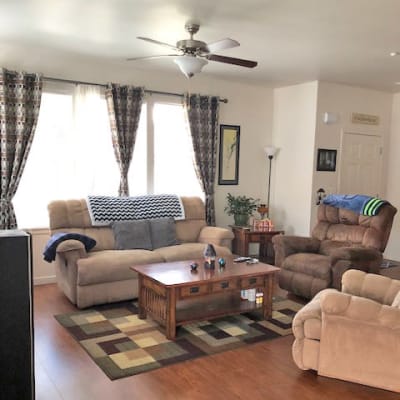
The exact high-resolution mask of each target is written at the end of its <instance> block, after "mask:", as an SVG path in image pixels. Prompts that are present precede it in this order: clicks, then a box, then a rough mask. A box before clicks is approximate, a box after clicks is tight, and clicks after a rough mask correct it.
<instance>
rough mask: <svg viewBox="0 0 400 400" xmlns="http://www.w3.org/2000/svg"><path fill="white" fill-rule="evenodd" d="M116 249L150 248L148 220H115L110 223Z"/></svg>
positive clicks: (151, 247)
mask: <svg viewBox="0 0 400 400" xmlns="http://www.w3.org/2000/svg"><path fill="white" fill-rule="evenodd" d="M111 227H112V229H113V232H114V237H115V248H116V249H117V250H129V249H144V250H152V249H153V246H152V243H151V233H150V224H149V221H148V220H136V221H115V222H113V223H112V224H111Z"/></svg>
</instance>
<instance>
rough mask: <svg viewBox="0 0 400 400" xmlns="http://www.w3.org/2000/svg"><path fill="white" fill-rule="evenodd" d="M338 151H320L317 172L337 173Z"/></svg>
mask: <svg viewBox="0 0 400 400" xmlns="http://www.w3.org/2000/svg"><path fill="white" fill-rule="evenodd" d="M336 154H337V150H329V149H318V158H317V171H336Z"/></svg>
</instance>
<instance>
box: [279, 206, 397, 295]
mask: <svg viewBox="0 0 400 400" xmlns="http://www.w3.org/2000/svg"><path fill="white" fill-rule="evenodd" d="M318 207H319V208H318V222H317V224H316V226H315V227H314V229H313V231H312V237H311V238H310V237H299V236H283V235H277V236H274V237H273V239H272V241H273V245H274V250H275V264H276V265H277V266H278V267H280V268H281V271H280V274H279V286H280V287H281V288H282V289H285V290H287V291H289V292H292V293H294V294H296V295H298V296H301V297H305V298H308V299H311V298H312V297H314V295H315V294H316V293H318V292H319V291H321V290H322V289H325V288H328V287H334V288H336V289H338V290H340V289H341V279H342V275H343V273H344V272H345V271H347V270H348V269H358V270H362V271H365V272H371V273H378V274H379V268H380V265H381V263H382V253H383V251H384V250H385V247H386V244H387V241H388V239H389V234H390V231H391V228H392V223H393V218H394V216H395V214H396V212H397V209H396V208H395V207H393V206H392V205H391V204H385V205H384V206H382V208H381V209H380V210H379V213H378V215H376V216H366V215H360V214H357V213H355V212H353V211H350V210H347V209H344V208H336V207H332V206H327V205H324V204H320V205H319V206H318Z"/></svg>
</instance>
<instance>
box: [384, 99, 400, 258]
mask: <svg viewBox="0 0 400 400" xmlns="http://www.w3.org/2000/svg"><path fill="white" fill-rule="evenodd" d="M399 150H400V93H396V94H395V95H394V96H393V107H392V120H391V129H390V135H389V146H388V151H387V156H388V163H387V178H386V194H387V198H388V199H389V200H390V202H391V203H392V204H393V205H395V206H396V207H397V209H398V210H399V211H398V213H397V215H396V217H395V219H394V224H393V228H392V232H391V235H390V239H389V243H388V246H387V248H386V251H385V256H386V257H387V258H389V259H393V260H400V246H399V243H400V182H399V171H400V157H399Z"/></svg>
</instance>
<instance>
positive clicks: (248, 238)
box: [231, 225, 285, 265]
mask: <svg viewBox="0 0 400 400" xmlns="http://www.w3.org/2000/svg"><path fill="white" fill-rule="evenodd" d="M231 229H232V231H233V234H234V235H235V238H234V239H233V242H232V253H233V254H238V255H239V256H245V257H248V256H249V244H250V243H259V245H260V251H259V255H258V258H259V260H260V261H262V262H265V263H267V264H272V265H273V264H274V263H275V253H274V249H273V247H272V238H273V237H274V236H275V235H283V234H284V233H285V232H284V231H281V230H277V231H269V232H263V231H255V230H253V228H250V227H242V226H235V225H231Z"/></svg>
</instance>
